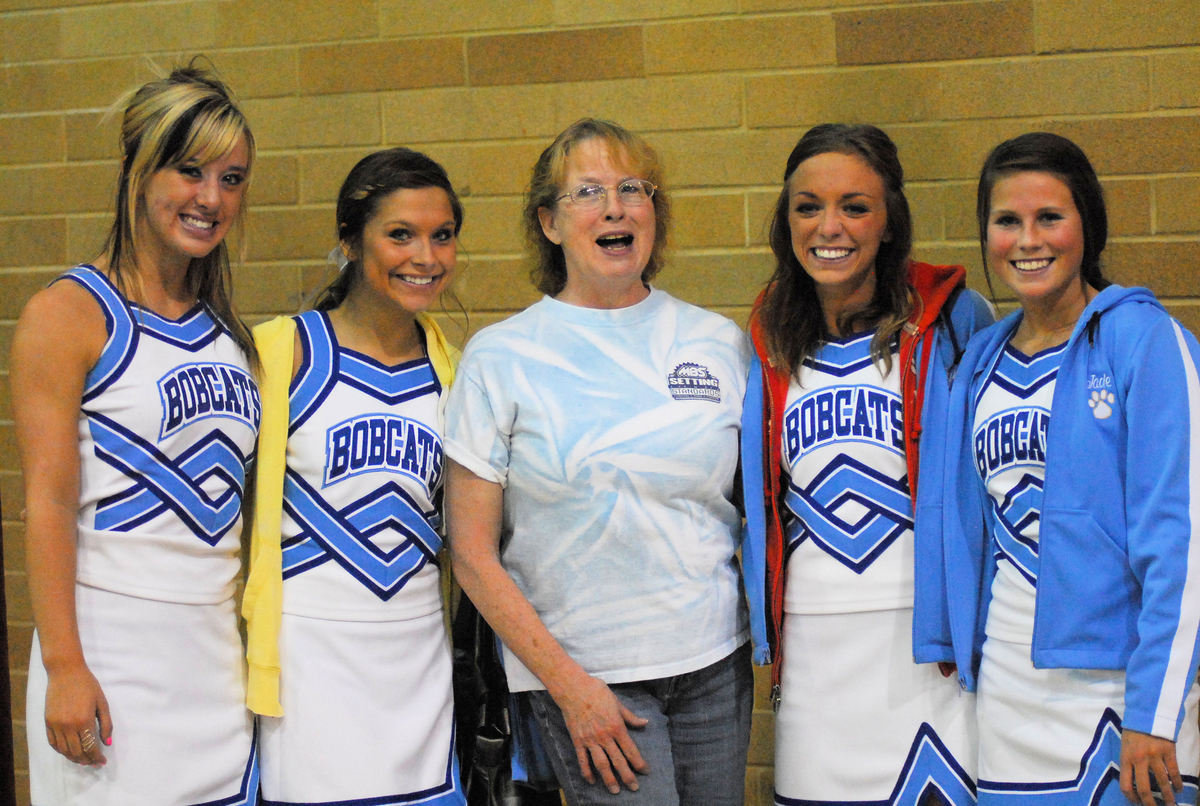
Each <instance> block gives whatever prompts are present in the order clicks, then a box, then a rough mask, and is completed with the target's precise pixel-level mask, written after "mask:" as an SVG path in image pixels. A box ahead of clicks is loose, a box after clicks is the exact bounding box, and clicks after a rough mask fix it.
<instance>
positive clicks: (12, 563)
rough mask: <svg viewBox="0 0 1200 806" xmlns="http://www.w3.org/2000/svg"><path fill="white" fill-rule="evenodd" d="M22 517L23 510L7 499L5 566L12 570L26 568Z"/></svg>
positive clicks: (5, 502)
mask: <svg viewBox="0 0 1200 806" xmlns="http://www.w3.org/2000/svg"><path fill="white" fill-rule="evenodd" d="M14 475H16V474H14ZM18 478H19V476H18ZM20 517H21V511H20V510H19V509H16V508H15V507H14V505H13V502H11V501H8V500H7V499H6V500H5V501H4V568H5V570H7V571H12V572H17V571H23V570H25V524H24V523H23V522H22V521H21V520H20Z"/></svg>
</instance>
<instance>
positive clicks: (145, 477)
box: [88, 412, 246, 546]
mask: <svg viewBox="0 0 1200 806" xmlns="http://www.w3.org/2000/svg"><path fill="white" fill-rule="evenodd" d="M88 428H89V429H90V431H91V435H92V440H93V441H94V442H95V445H96V448H95V451H96V456H98V457H99V458H100V459H101V460H103V461H105V462H107V463H108V464H110V465H112V466H113V467H115V468H117V469H118V470H120V471H121V472H122V473H124V474H125V475H126V476H128V477H129V479H130V480H131V482H132V484H131V486H130V487H129V488H127V489H126V490H124V491H122V492H121V493H119V494H118V495H115V496H112V497H110V498H106V499H104V500H103V501H101V502H100V503H99V505H98V507H97V510H96V524H95V528H97V529H103V530H107V531H118V532H121V531H129V530H130V529H132V528H133V527H134V526H137V525H139V524H141V523H144V522H146V521H147V520H150V519H151V518H153V517H155V516H156V515H157V514H159V513H161V512H165V511H166V510H167V509H170V510H171V511H173V512H174V513H175V514H176V515H178V516H179V518H180V520H182V521H183V523H184V524H186V525H187V527H188V529H190V530H191V531H192V533H193V534H195V535H196V537H198V538H199V539H201V540H203V541H204V542H205V543H208V544H209V545H210V546H215V545H216V544H217V543H219V542H220V540H221V538H222V537H223V536H224V535H225V534H226V533H227V532H228V531H229V530H230V529H231V528H232V527H233V525H234V524H235V523H236V522H237V519H238V517H240V514H241V507H242V490H243V487H244V485H245V480H246V458H245V457H244V456H242V453H241V451H240V450H238V447H237V445H236V444H234V442H233V441H232V440H231V439H230V438H229V437H228V436H226V435H225V434H223V433H222V432H221V431H218V430H214V431H210V432H209V433H208V434H207V435H205V436H204V437H203V438H202V439H199V440H197V442H196V444H195V445H193V446H192V448H191V449H189V450H188V451H187V452H185V453H184V454H182V455H180V457H179V458H178V459H176V460H172V459H171V458H170V457H168V456H166V455H165V454H164V453H162V452H161V451H159V450H158V449H157V448H155V447H154V446H153V445H152V444H150V443H149V442H147V441H146V440H144V439H142V438H141V437H139V436H137V435H136V434H134V433H132V432H130V431H129V430H128V429H125V428H123V427H121V426H120V425H119V424H117V423H116V422H114V421H112V420H111V419H109V418H107V417H105V416H103V415H100V414H96V413H94V412H92V413H88ZM213 476H217V477H219V478H220V479H222V480H223V481H224V482H225V485H224V486H223V489H222V490H221V492H220V494H218V495H217V496H216V497H215V498H213V497H211V496H209V495H208V494H207V493H206V492H205V491H204V490H203V489H202V487H201V485H202V484H203V483H204V482H205V481H207V480H208V479H210V478H212V477H213Z"/></svg>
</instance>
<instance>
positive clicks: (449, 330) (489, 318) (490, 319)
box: [434, 311, 515, 349]
mask: <svg viewBox="0 0 1200 806" xmlns="http://www.w3.org/2000/svg"><path fill="white" fill-rule="evenodd" d="M513 313H515V311H480V312H472V313H471V321H470V328H469V329H468V330H467V333H466V335H465V336H463V335H460V334H461V333H462V331H461V329H460V326H459V324H460V322H461V319H460V318H457V317H449V316H446V315H444V314H440V313H439V314H434V319H435V320H436V321H437V323H438V324H439V325H440V326H441V327H442V329H443V330H444V331H445V332H446V338H448V339H449V340H450V343H451V344H453V345H454V346H456V347H458V348H460V349H461V348H462V347H463V346H464V345H465V344H466V343H467V342H468V341H470V339H471V336H474V335H475V334H476V333H478V332H479V331H481V330H483V329H484V328H485V327H487V326H488V325H494V324H495V323H497V322H501V321H503V320H505V319H507V318H508V317H510V316H512V314H513Z"/></svg>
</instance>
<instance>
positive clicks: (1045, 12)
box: [1034, 0, 1200, 53]
mask: <svg viewBox="0 0 1200 806" xmlns="http://www.w3.org/2000/svg"><path fill="white" fill-rule="evenodd" d="M1034 18H1035V19H1036V21H1037V27H1036V47H1037V50H1038V52H1039V53H1050V52H1054V51H1067V50H1105V49H1113V50H1115V49H1126V48H1145V47H1158V46H1162V45H1191V44H1197V43H1200V14H1197V13H1196V3H1195V0H1157V2H1155V3H1154V4H1153V6H1147V4H1146V3H1145V1H1144V0H1105V2H1103V3H1097V2H1093V0H1036V6H1035V9H1034Z"/></svg>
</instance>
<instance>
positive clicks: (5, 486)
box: [0, 468, 25, 555]
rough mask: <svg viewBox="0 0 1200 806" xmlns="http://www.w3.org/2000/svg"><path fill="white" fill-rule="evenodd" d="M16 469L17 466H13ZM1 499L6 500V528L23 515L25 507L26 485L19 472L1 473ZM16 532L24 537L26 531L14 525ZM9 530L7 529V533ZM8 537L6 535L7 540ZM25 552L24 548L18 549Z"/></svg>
mask: <svg viewBox="0 0 1200 806" xmlns="http://www.w3.org/2000/svg"><path fill="white" fill-rule="evenodd" d="M13 469H14V470H15V469H16V468H13ZM0 500H3V502H4V512H5V515H6V521H5V529H6V530H7V529H8V524H9V522H11V521H14V520H16V519H18V518H20V517H21V512H22V510H24V509H25V487H24V486H23V485H22V483H21V476H20V474H19V473H5V474H3V475H0ZM13 528H14V530H16V534H17V535H18V536H19V537H21V538H22V540H23V539H24V532H22V531H20V528H18V527H13ZM7 534H8V531H5V535H7ZM7 539H8V538H7V537H6V538H5V540H7ZM18 551H20V552H21V553H22V555H23V554H24V548H20V549H18Z"/></svg>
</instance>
